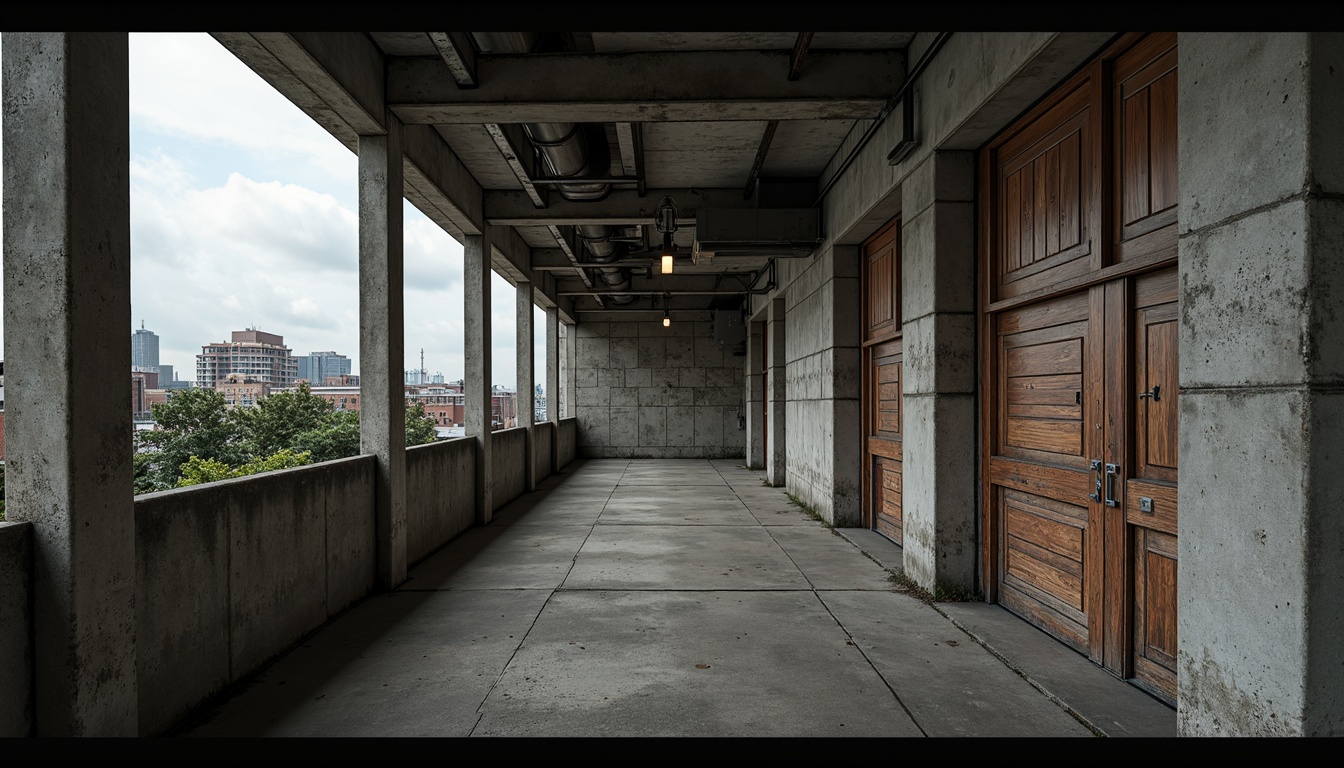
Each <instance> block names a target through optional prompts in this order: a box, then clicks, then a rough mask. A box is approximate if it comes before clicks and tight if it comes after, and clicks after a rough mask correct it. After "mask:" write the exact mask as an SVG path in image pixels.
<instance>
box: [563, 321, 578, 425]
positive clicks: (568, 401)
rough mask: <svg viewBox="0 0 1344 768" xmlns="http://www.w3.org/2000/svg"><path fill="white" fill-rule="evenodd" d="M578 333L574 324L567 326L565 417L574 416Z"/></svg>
mask: <svg viewBox="0 0 1344 768" xmlns="http://www.w3.org/2000/svg"><path fill="white" fill-rule="evenodd" d="M577 340H578V334H577V333H575V332H574V324H573V323H570V324H568V325H566V326H565V351H564V366H563V368H564V382H565V414H564V415H565V417H566V418H573V417H574V414H575V411H574V398H575V397H576V395H575V387H577V386H578V384H577V378H578V377H577V375H576V373H575V372H576V371H577V370H578V369H577V368H575V366H574V357H575V352H576V350H577V348H578V341H577Z"/></svg>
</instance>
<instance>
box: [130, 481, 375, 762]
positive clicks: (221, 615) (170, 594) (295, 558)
mask: <svg viewBox="0 0 1344 768" xmlns="http://www.w3.org/2000/svg"><path fill="white" fill-rule="evenodd" d="M373 473H374V460H373V457H372V456H357V457H354V458H350V459H342V460H339V461H333V462H325V463H322V464H316V465H313V466H309V467H300V468H297V469H290V470H282V471H278V472H272V473H267V474H264V475H259V476H255V477H245V478H238V479H235V480H226V481H223V482H219V483H210V484H208V485H202V486H197V487H192V488H182V489H175V490H170V491H162V492H159V493H152V494H146V495H144V496H140V497H137V498H136V499H135V528H136V561H137V566H136V621H137V631H136V650H137V653H136V659H137V662H136V676H137V683H138V694H139V707H140V715H139V719H140V725H139V731H140V733H141V734H142V735H150V734H156V733H161V732H162V731H163V730H164V729H166V728H168V727H170V726H172V725H173V724H174V723H176V722H177V721H178V720H180V719H181V718H182V717H183V716H184V715H186V714H187V713H188V712H190V711H191V709H192V708H193V707H195V706H196V705H198V704H200V703H201V702H202V701H204V700H205V699H207V698H209V697H210V696H211V695H213V694H215V693H217V692H219V691H220V690H221V689H222V688H223V687H224V686H225V685H227V684H229V683H231V682H233V681H235V680H238V679H240V678H242V677H244V676H245V675H247V674H249V673H251V672H253V671H255V670H257V669H259V668H260V667H261V666H262V665H263V664H265V663H267V662H268V661H270V660H271V659H272V658H274V657H275V656H277V655H278V654H280V653H282V652H283V651H285V650H286V649H288V648H290V647H291V646H292V645H293V644H294V643H295V642H297V641H298V640H299V639H300V638H301V637H302V636H303V635H304V634H306V633H307V632H310V631H312V630H313V629H316V628H317V627H319V626H321V625H322V624H323V623H325V622H326V621H327V620H328V619H329V618H331V617H332V616H334V615H336V614H338V613H340V612H341V611H343V610H344V609H345V608H347V607H349V606H350V605H351V604H353V603H354V602H355V601H357V600H359V599H360V598H362V597H364V596H365V595H367V594H368V593H369V592H370V591H371V590H372V589H373V578H374V529H373V515H374V510H373V482H374V474H373Z"/></svg>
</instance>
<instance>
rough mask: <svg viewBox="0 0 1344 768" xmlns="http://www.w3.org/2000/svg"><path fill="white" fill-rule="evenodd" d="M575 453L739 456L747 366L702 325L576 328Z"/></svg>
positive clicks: (653, 322) (630, 324) (604, 323)
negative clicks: (576, 439) (739, 418)
mask: <svg viewBox="0 0 1344 768" xmlns="http://www.w3.org/2000/svg"><path fill="white" fill-rule="evenodd" d="M574 329H575V334H576V345H577V349H576V354H575V361H576V362H575V394H576V407H575V410H576V416H577V418H578V427H579V431H578V452H579V455H581V456H583V457H585V458H730V457H741V456H742V455H743V451H744V450H745V446H746V431H745V429H744V428H743V427H742V426H739V421H738V417H739V416H745V415H746V411H745V409H744V405H743V386H744V382H745V379H744V375H743V374H744V367H743V366H744V360H745V357H743V356H737V355H735V354H734V350H733V349H725V348H723V347H721V346H720V345H719V344H718V343H717V342H715V341H714V338H713V323H712V322H711V321H710V319H709V315H708V313H706V314H705V315H704V316H703V319H699V320H688V319H682V318H681V317H677V318H674V320H673V322H672V325H671V326H670V327H667V328H664V327H663V325H662V322H661V320H650V321H639V322H619V321H609V320H596V321H589V322H584V323H581V324H579V325H576V326H575V327H574Z"/></svg>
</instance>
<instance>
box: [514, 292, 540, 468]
mask: <svg viewBox="0 0 1344 768" xmlns="http://www.w3.org/2000/svg"><path fill="white" fill-rule="evenodd" d="M515 295H516V296H517V307H518V318H517V328H518V343H517V344H515V345H514V347H515V351H516V352H517V356H518V365H517V372H516V373H515V376H516V378H517V381H518V426H520V427H522V428H523V429H526V430H527V449H526V450H525V451H524V455H525V456H527V461H526V462H525V464H526V465H527V466H526V468H525V469H524V472H523V487H524V488H526V489H527V490H528V491H535V490H536V489H537V478H536V472H535V469H534V467H535V466H536V463H535V461H534V460H533V454H534V453H535V452H536V446H534V445H533V444H532V439H533V438H534V437H535V435H534V434H533V430H532V425H533V422H534V420H535V417H536V403H537V397H536V390H535V389H534V388H533V387H534V386H535V376H536V370H535V362H536V361H535V360H534V359H533V358H534V357H535V353H534V352H533V350H532V313H533V311H534V310H533V307H534V306H535V305H534V304H533V303H532V283H530V282H524V281H521V280H520V281H519V282H518V286H517V292H516V294H515Z"/></svg>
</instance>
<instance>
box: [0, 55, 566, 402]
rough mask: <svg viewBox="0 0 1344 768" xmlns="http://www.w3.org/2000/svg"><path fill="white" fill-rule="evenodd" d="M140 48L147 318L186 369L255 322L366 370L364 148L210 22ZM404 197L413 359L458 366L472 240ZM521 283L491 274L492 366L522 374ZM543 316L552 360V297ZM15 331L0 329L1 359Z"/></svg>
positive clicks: (134, 188)
mask: <svg viewBox="0 0 1344 768" xmlns="http://www.w3.org/2000/svg"><path fill="white" fill-rule="evenodd" d="M129 53H130V72H129V87H130V116H129V117H130V155H131V163H130V169H129V172H130V185H131V195H130V205H131V318H130V319H131V323H132V330H134V329H135V328H138V327H140V323H141V322H144V324H145V328H146V329H148V330H153V331H154V332H156V333H157V334H159V361H160V362H161V363H162V364H167V365H172V366H173V367H174V368H175V370H177V371H179V372H180V373H179V375H180V376H185V377H193V374H194V371H195V357H196V355H198V354H200V351H201V347H202V346H205V345H207V344H210V343H213V342H217V341H219V340H220V339H222V338H227V336H228V333H229V332H230V331H233V330H237V329H240V328H246V327H255V328H258V329H260V330H263V331H266V332H270V333H276V334H280V335H283V336H285V337H286V338H287V339H290V340H292V342H293V343H292V348H293V349H295V350H298V351H299V352H300V353H301V354H302V353H305V352H308V351H311V350H336V351H338V352H341V353H343V354H345V355H347V356H349V357H350V359H351V362H352V364H353V367H354V369H355V370H360V369H361V366H360V364H359V292H358V291H359V281H358V258H357V257H358V214H357V210H358V186H357V171H358V160H357V158H356V156H355V155H354V153H352V152H351V151H350V150H349V149H347V148H346V147H345V146H344V145H342V144H341V143H340V142H338V141H337V140H336V139H335V138H334V137H332V136H331V135H330V134H328V133H327V132H326V130H325V129H323V128H321V127H320V126H318V125H317V124H316V123H315V122H313V120H312V119H311V118H309V117H308V116H307V115H305V114H303V112H302V111H300V110H299V109H298V108H297V107H296V106H294V105H293V104H292V103H290V102H289V101H288V100H287V99H285V98H284V97H283V96H281V95H280V94H279V93H278V92H277V91H276V90H275V89H274V88H272V87H271V86H270V85H268V84H267V83H265V82H264V81H263V80H262V79H261V78H260V77H259V76H258V75H256V74H255V73H254V72H252V71H251V70H250V69H248V68H247V67H246V66H245V65H244V64H242V62H240V61H239V60H238V59H237V57H235V56H233V55H232V54H230V53H229V52H228V51H226V50H225V49H224V48H223V46H221V45H220V44H219V43H218V42H216V41H215V40H214V38H212V37H210V36H209V35H208V34H204V33H184V34H179V33H132V34H130V35H129ZM0 119H3V118H0ZM403 209H404V211H405V218H404V272H405V283H404V295H405V328H406V332H405V337H404V339H405V348H406V359H405V361H404V363H403V365H402V367H403V368H404V369H412V368H417V367H419V365H420V362H419V354H420V349H421V348H422V347H423V348H424V349H425V358H426V364H427V366H431V365H432V367H431V370H441V371H443V372H444V373H445V374H446V375H447V376H448V377H450V378H454V379H455V378H459V377H460V376H461V375H462V374H461V373H454V372H460V371H465V362H464V356H463V344H464V339H465V323H464V318H463V307H464V306H465V303H466V302H465V296H464V294H463V274H462V246H461V244H459V243H457V242H456V241H455V240H453V239H452V238H451V237H450V236H449V235H448V234H447V233H446V232H444V231H443V229H442V228H440V227H439V226H438V225H436V224H434V223H433V222H432V221H430V220H429V219H428V218H426V217H425V216H424V215H423V214H422V213H420V211H419V210H417V209H415V208H414V206H412V205H410V204H409V203H404V205H403ZM0 216H3V213H2V212H0ZM514 295H515V290H514V288H513V286H511V285H509V284H508V282H507V281H505V280H504V279H503V278H501V277H499V276H498V275H493V276H492V280H491V296H492V298H491V300H492V310H493V311H492V313H491V315H492V317H491V320H492V323H491V336H492V340H493V347H494V348H493V350H492V360H493V362H494V365H493V370H492V376H491V378H492V380H494V381H495V382H498V383H501V384H508V385H510V386H513V385H514V384H515V383H516V381H517V378H516V376H515V370H514V364H515V363H514V361H515V359H516V356H515V354H514V352H513V347H514V343H515V319H514V317H515V316H514V306H515V298H514ZM0 301H2V299H0ZM533 324H534V329H535V330H536V331H537V333H536V334H535V335H534V339H533V341H534V349H535V354H536V359H537V361H538V370H539V371H540V370H544V361H545V337H544V333H542V330H543V329H544V328H545V313H544V312H542V311H541V310H540V309H538V310H537V311H536V312H535V313H534V319H533ZM537 340H540V341H541V344H540V345H537V344H535V341H537ZM3 342H4V335H3V329H0V359H3ZM431 361H432V362H431ZM189 371H190V372H193V373H186V372H189ZM538 375H539V376H540V375H541V374H538Z"/></svg>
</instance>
